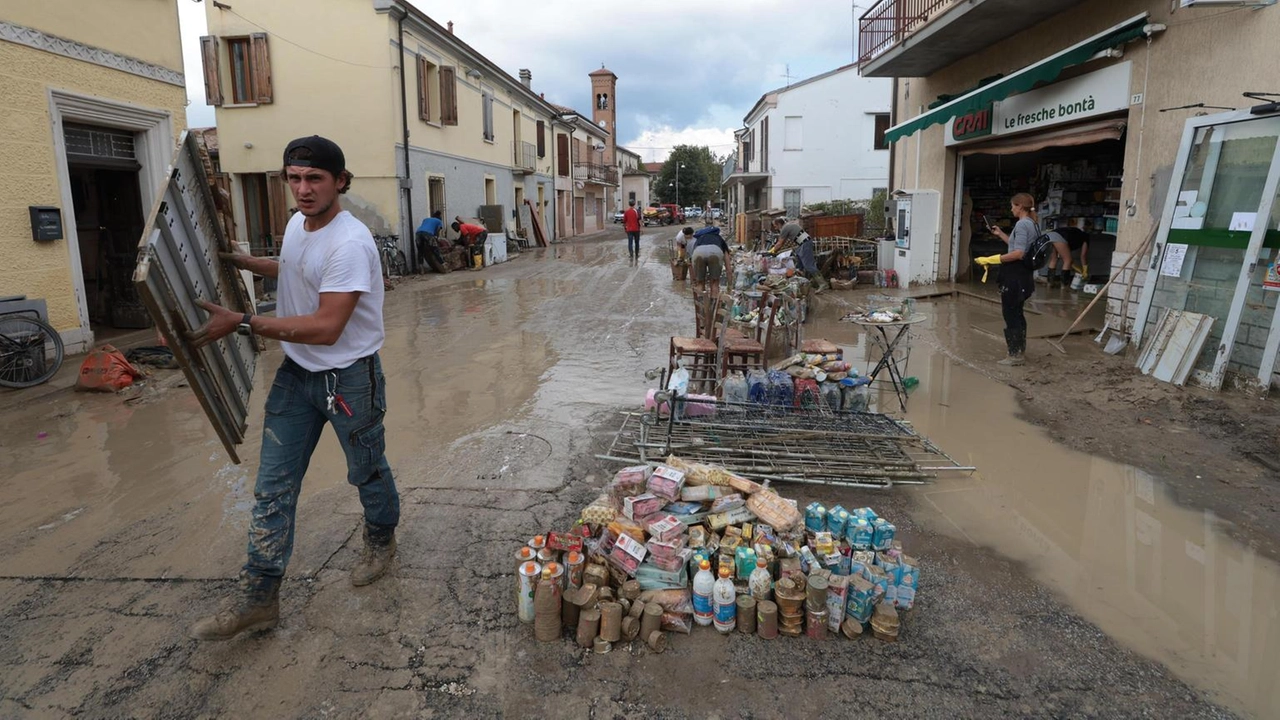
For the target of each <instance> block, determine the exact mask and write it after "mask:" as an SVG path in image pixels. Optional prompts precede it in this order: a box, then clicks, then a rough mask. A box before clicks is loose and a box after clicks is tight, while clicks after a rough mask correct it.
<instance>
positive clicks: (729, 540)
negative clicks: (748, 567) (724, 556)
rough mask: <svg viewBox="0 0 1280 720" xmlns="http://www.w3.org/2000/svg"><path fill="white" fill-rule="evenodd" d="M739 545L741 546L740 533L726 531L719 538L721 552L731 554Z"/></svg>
mask: <svg viewBox="0 0 1280 720" xmlns="http://www.w3.org/2000/svg"><path fill="white" fill-rule="evenodd" d="M739 547H742V536H741V535H729V534H727V533H726V534H725V536H724V537H723V538H721V540H720V552H721V553H728V554H730V555H732V554H733V553H735V552H737V550H738V548H739Z"/></svg>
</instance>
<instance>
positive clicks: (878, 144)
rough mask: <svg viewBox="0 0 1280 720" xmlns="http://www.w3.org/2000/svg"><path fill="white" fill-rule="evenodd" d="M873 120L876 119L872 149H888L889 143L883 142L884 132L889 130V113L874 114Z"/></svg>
mask: <svg viewBox="0 0 1280 720" xmlns="http://www.w3.org/2000/svg"><path fill="white" fill-rule="evenodd" d="M875 121H876V129H875V138H874V140H873V144H872V146H871V147H872V149H875V150H888V149H889V143H888V142H885V139H884V134H885V133H886V132H888V131H889V114H888V113H878V114H877V115H876V116H875Z"/></svg>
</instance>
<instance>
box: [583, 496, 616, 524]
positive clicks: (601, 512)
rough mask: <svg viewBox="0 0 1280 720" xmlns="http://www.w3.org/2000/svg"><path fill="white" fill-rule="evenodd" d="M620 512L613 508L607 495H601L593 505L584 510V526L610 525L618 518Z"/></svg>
mask: <svg viewBox="0 0 1280 720" xmlns="http://www.w3.org/2000/svg"><path fill="white" fill-rule="evenodd" d="M617 515H618V512H617V510H615V509H614V508H613V505H612V504H611V503H610V501H609V497H608V496H607V495H601V496H600V497H598V498H596V499H595V500H593V501H591V504H590V505H588V506H586V507H584V508H582V515H581V516H580V517H581V519H582V522H583V524H586V525H608V524H609V523H611V522H613V519H614V518H615V517H617Z"/></svg>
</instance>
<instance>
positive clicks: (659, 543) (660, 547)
mask: <svg viewBox="0 0 1280 720" xmlns="http://www.w3.org/2000/svg"><path fill="white" fill-rule="evenodd" d="M645 547H647V548H649V555H650V557H654V558H673V557H678V556H679V555H680V551H681V550H683V549H684V536H681V537H678V538H676V539H675V540H670V541H663V540H650V541H649V542H647V543H645Z"/></svg>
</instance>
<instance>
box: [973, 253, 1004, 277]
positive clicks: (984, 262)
mask: <svg viewBox="0 0 1280 720" xmlns="http://www.w3.org/2000/svg"><path fill="white" fill-rule="evenodd" d="M974 262H976V263H978V264H979V265H981V266H982V282H986V281H987V273H989V272H991V266H992V265H999V264H1000V256H999V255H988V256H986V257H980V258H976V259H974Z"/></svg>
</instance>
